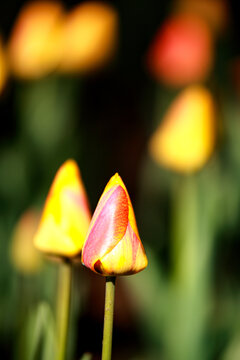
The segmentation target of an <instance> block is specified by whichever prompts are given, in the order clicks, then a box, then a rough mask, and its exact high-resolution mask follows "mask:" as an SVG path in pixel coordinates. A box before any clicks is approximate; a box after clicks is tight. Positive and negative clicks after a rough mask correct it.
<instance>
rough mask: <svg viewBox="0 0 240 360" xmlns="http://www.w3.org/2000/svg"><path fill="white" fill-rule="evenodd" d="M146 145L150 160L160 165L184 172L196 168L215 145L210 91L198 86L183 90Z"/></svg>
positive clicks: (208, 155)
mask: <svg viewBox="0 0 240 360" xmlns="http://www.w3.org/2000/svg"><path fill="white" fill-rule="evenodd" d="M149 145H150V146H149V149H150V153H151V155H152V157H153V159H154V160H155V161H156V162H157V163H159V164H161V165H164V166H166V167H169V168H171V169H173V170H176V171H180V172H184V173H190V172H193V171H196V170H198V169H200V168H201V167H202V166H203V165H204V164H205V163H206V162H207V160H208V159H209V157H210V155H211V154H212V152H213V149H214V145H215V111H214V104H213V99H212V96H211V94H210V92H209V91H208V90H207V89H205V88H203V87H201V86H192V87H189V88H187V89H185V90H183V91H182V92H181V93H180V95H178V97H177V98H176V100H175V101H174V102H173V104H172V105H171V106H170V108H169V110H168V112H167V114H166V115H165V117H164V118H163V121H162V122H161V124H160V125H159V127H158V128H157V130H156V131H155V133H154V134H153V136H152V138H151V140H150V144H149Z"/></svg>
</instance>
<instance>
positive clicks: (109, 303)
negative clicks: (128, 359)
mask: <svg viewBox="0 0 240 360" xmlns="http://www.w3.org/2000/svg"><path fill="white" fill-rule="evenodd" d="M115 280H116V277H115V276H108V277H107V278H106V292H105V310H104V329H103V344H102V360H111V354H112V330H113V311H114V295H115Z"/></svg>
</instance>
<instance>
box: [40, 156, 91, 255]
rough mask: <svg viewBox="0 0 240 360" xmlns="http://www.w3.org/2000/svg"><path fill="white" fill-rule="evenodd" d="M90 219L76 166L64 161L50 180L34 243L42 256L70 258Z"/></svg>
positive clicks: (78, 248) (79, 247)
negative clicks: (41, 252) (50, 184)
mask: <svg viewBox="0 0 240 360" xmlns="http://www.w3.org/2000/svg"><path fill="white" fill-rule="evenodd" d="M90 219H91V215H90V211H89V207H88V200H87V196H86V192H85V189H84V186H83V183H82V180H81V176H80V172H79V169H78V166H77V164H76V162H75V161H73V160H68V161H66V162H65V163H64V164H63V165H62V166H61V167H60V169H59V170H58V172H57V174H56V176H55V178H54V181H53V183H52V186H51V188H50V191H49V194H48V196H47V200H46V203H45V207H44V210H43V214H42V218H41V221H40V224H39V227H38V230H37V233H36V234H35V237H34V244H35V246H36V247H37V248H38V249H39V250H41V251H43V252H44V253H46V254H51V255H57V256H63V257H74V256H76V255H78V254H79V253H80V252H81V250H82V246H83V242H84V240H85V237H86V234H87V231H88V227H89V224H90Z"/></svg>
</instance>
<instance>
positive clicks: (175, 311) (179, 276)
mask: <svg viewBox="0 0 240 360" xmlns="http://www.w3.org/2000/svg"><path fill="white" fill-rule="evenodd" d="M176 180H177V182H176V183H175V189H174V192H173V203H172V206H173V209H172V210H173V212H172V229H171V230H172V243H171V246H172V247H171V255H172V267H173V272H172V279H171V300H170V304H169V307H170V308H169V311H170V312H169V314H170V315H169V316H170V318H169V319H168V321H169V324H173V323H174V326H171V328H170V329H169V330H168V331H169V332H168V341H169V342H168V352H169V353H170V356H169V358H171V359H174V360H175V359H178V360H192V359H194V360H199V359H202V358H204V356H202V350H203V347H202V341H203V331H204V321H205V314H204V303H203V296H204V295H205V294H204V287H203V286H204V284H205V281H206V279H205V277H204V274H203V271H202V266H201V258H202V253H201V249H202V247H201V244H202V242H203V239H201V237H200V233H199V231H200V230H201V219H200V216H201V213H200V211H199V192H198V191H199V189H198V183H197V178H196V177H195V176H194V175H188V176H184V177H181V178H178V179H176Z"/></svg>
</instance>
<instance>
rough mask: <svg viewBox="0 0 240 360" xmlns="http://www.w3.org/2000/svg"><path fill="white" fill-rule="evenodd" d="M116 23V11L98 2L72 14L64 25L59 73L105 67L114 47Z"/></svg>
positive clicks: (88, 4)
mask: <svg viewBox="0 0 240 360" xmlns="http://www.w3.org/2000/svg"><path fill="white" fill-rule="evenodd" d="M117 20H118V19H117V13H116V11H115V10H114V9H113V8H112V7H111V6H109V5H107V4H104V3H100V2H94V1H93V2H86V3H82V4H80V5H78V6H77V7H76V8H75V9H74V10H72V11H71V12H70V13H69V14H68V16H67V17H66V19H65V21H64V24H63V33H62V41H63V53H62V59H61V63H60V69H61V70H62V71H64V72H74V71H80V72H84V71H89V70H94V69H95V68H97V67H99V66H101V65H102V64H104V63H105V62H106V61H107V60H108V59H109V58H110V57H111V56H112V55H113V53H114V50H115V47H116V38H117Z"/></svg>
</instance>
